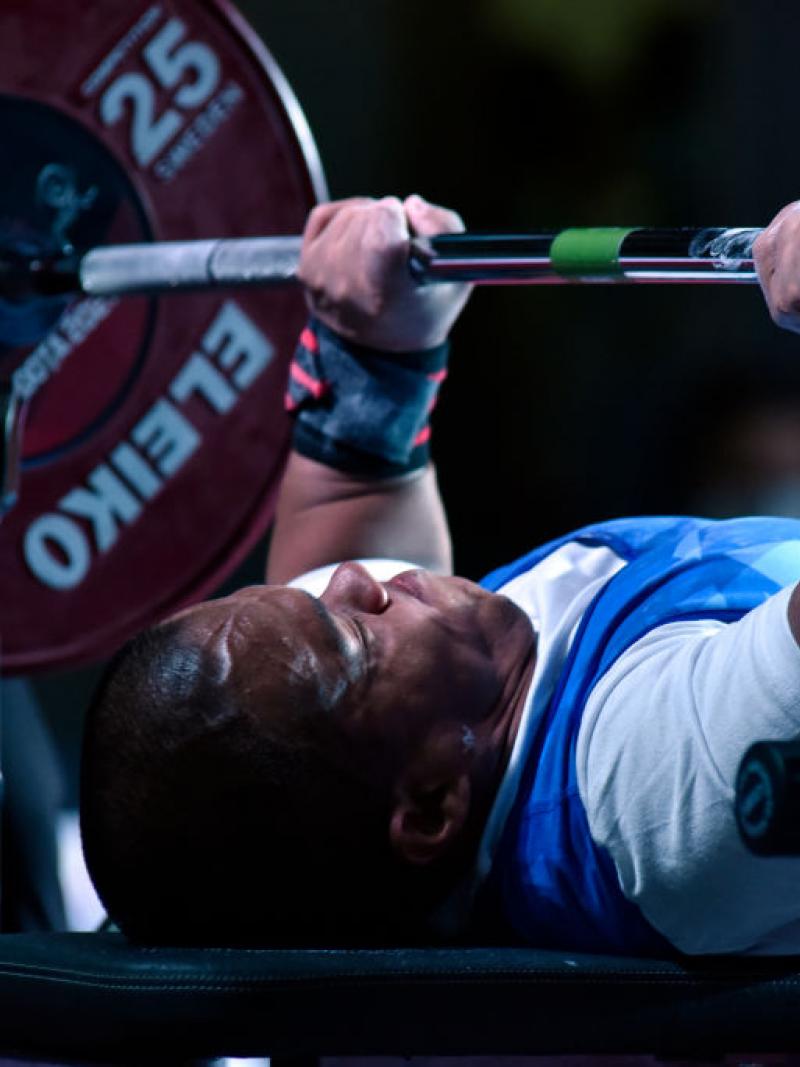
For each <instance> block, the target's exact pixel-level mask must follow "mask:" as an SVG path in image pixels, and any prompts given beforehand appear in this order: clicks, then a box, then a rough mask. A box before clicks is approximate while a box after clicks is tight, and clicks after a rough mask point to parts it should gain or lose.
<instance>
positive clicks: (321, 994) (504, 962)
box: [0, 933, 800, 1067]
mask: <svg viewBox="0 0 800 1067" xmlns="http://www.w3.org/2000/svg"><path fill="white" fill-rule="evenodd" d="M732 1052H739V1053H742V1052H763V1053H766V1052H783V1053H786V1052H800V959H798V958H791V959H783V960H775V959H772V960H769V961H766V962H765V961H751V960H746V959H724V960H722V959H708V958H706V959H702V960H690V961H686V962H683V961H682V962H674V961H662V960H642V959H630V958H619V957H605V956H590V955H582V954H576V953H563V952H554V951H540V950H536V949H527V948H419V949H376V950H342V949H336V950H324V949H318V950H317V949H314V950H310V949H298V950H291V949H276V950H272V949H244V950H243V949H224V948H220V949H170V948H140V947H134V946H131V945H129V944H128V943H127V942H126V940H125V939H124V937H122V935H120V934H114V933H96V934H6V935H3V936H1V937H0V1055H18V1056H24V1057H27V1058H37V1057H38V1058H48V1059H54V1058H55V1059H57V1060H58V1062H61V1061H62V1060H64V1061H66V1060H68V1061H69V1062H75V1061H80V1062H84V1061H88V1062H98V1061H99V1062H102V1063H120V1064H122V1063H126V1062H136V1063H143V1062H147V1063H154V1062H162V1061H163V1062H165V1063H171V1064H175V1063H179V1062H186V1061H191V1060H197V1059H204V1060H207V1059H213V1058H215V1057H220V1056H271V1057H272V1059H273V1064H274V1065H275V1067H279V1065H280V1063H281V1061H283V1062H284V1063H286V1062H287V1061H288V1060H294V1061H295V1062H300V1061H302V1063H303V1064H308V1063H312V1062H313V1061H314V1059H315V1058H317V1057H319V1056H321V1055H353V1056H357V1055H415V1054H417V1055H469V1054H495V1055H501V1054H532V1055H544V1054H554V1055H555V1054H567V1053H575V1054H576V1053H586V1054H609V1053H614V1054H623V1053H653V1054H657V1055H659V1056H662V1057H667V1058H675V1057H686V1058H694V1059H698V1058H701V1059H702V1058H707V1059H713V1058H717V1057H719V1056H721V1055H724V1054H726V1053H732Z"/></svg>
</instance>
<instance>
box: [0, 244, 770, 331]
mask: <svg viewBox="0 0 800 1067" xmlns="http://www.w3.org/2000/svg"><path fill="white" fill-rule="evenodd" d="M760 232H761V231H760V229H758V228H754V227H749V228H732V229H725V228H723V227H705V228H688V227H687V228H672V229H668V228H660V229H657V228H642V227H636V228H622V227H587V228H569V229H564V230H560V231H546V232H540V233H532V234H482V233H461V234H442V235H440V236H436V237H431V238H414V239H413V240H412V241H411V242H410V254H409V268H410V271H411V273H412V275H413V276H414V277H415V278H416V279H417V280H418V281H419V282H421V283H432V282H456V281H470V282H475V283H477V284H486V285H490V284H523V285H553V284H563V283H569V282H580V283H590V284H591V283H607V282H623V283H635V284H642V283H649V284H654V283H655V284H659V283H690V284H698V283H700V284H709V283H712V284H718V283H731V282H734V283H739V284H741V283H745V284H748V283H753V282H756V281H757V278H756V273H755V270H754V266H753V258H752V245H753V242H754V240H755V238H756V237H757V236H758V234H759V233H760ZM301 244H302V238H301V237H299V236H278V237H245V238H222V239H218V240H213V239H212V240H208V239H204V240H191V241H161V242H151V243H139V244H124V245H106V246H103V247H99V248H94V249H91V250H89V251H86V252H84V253H83V254H75V253H70V254H69V255H66V256H61V257H52V258H49V259H48V258H46V257H40V256H39V257H37V256H29V257H21V256H19V255H18V254H17V253H14V252H6V253H5V254H3V253H2V252H1V251H0V296H2V295H7V296H10V297H13V298H14V299H16V300H24V299H25V298H26V297H30V296H34V295H37V296H42V295H44V296H47V295H52V296H63V295H64V294H69V293H75V294H78V293H83V294H84V295H88V296H98V297H111V296H122V295H133V294H138V295H141V294H161V293H169V292H180V291H186V290H206V289H218V288H233V287H244V286H253V285H263V286H267V285H281V284H285V283H289V282H292V281H295V280H296V277H297V268H298V263H299V259H300V248H301ZM0 332H2V331H1V330H0Z"/></svg>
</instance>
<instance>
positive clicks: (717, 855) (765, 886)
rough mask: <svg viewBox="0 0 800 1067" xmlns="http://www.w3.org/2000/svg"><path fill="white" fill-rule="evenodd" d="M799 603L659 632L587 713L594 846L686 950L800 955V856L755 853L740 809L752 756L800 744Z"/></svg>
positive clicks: (586, 770) (587, 784) (613, 673)
mask: <svg viewBox="0 0 800 1067" xmlns="http://www.w3.org/2000/svg"><path fill="white" fill-rule="evenodd" d="M790 594H791V589H785V590H783V591H782V592H780V593H778V594H776V595H775V596H774V597H771V598H770V599H769V600H768V601H767V602H766V603H764V604H762V605H761V606H760V607H758V608H756V609H755V610H754V611H752V612H750V613H749V614H748V615H746V616H745V617H744V618H743V619H741V620H740V621H739V622H736V623H730V624H725V623H720V622H715V621H700V622H696V621H695V622H676V623H670V624H669V625H666V626H662V627H659V628H658V629H657V630H654V631H652V632H651V633H649V634H647V635H646V636H645V637H643V638H642V639H641V640H640V641H638V642H636V644H634V645H632V646H631V648H630V649H628V650H627V652H625V654H624V655H623V656H621V657H620V659H619V660H618V661H617V662H616V663H615V664H614V666H613V667H612V668H611V670H610V671H608V673H607V674H606V675H605V676H604V677H603V678H602V679H601V681H600V682H599V684H598V685H597V686H596V688H595V689H594V691H593V692H592V694H591V695H590V698H589V700H588V702H587V706H586V709H585V712H584V718H583V721H582V724H581V731H580V735H579V738H578V749H577V759H578V766H577V770H578V781H579V788H580V793H581V798H582V799H583V802H584V804H585V806H586V811H587V815H588V819H589V826H590V829H591V832H592V836H593V837H594V839H595V841H596V842H597V843H598V844H600V845H601V846H603V847H604V848H606V849H607V850H608V852H609V853H610V855H611V857H612V859H613V861H614V863H615V865H616V868H617V872H618V875H619V879H620V884H621V886H622V889H623V892H624V893H625V895H626V897H628V899H630V900H632V901H634V902H635V903H636V904H637V905H638V906H639V907H640V908H641V910H642V912H643V914H644V915H645V917H646V918H647V919H648V920H649V921H650V922H651V924H652V925H653V926H655V927H656V929H657V930H659V931H660V932H661V933H662V934H663V935H664V936H665V937H667V938H668V940H670V941H671V942H672V943H673V944H674V945H676V947H677V948H679V949H681V950H682V951H684V952H688V953H713V952H740V953H754V954H762V953H773V954H775V953H782V952H783V953H790V952H798V951H800V858H798V859H794V858H788V859H772V858H764V857H757V856H754V855H752V854H751V853H750V852H749V851H747V849H746V848H745V847H744V845H743V844H742V843H741V841H740V839H739V835H738V831H737V828H736V823H735V817H734V812H733V799H734V783H735V779H736V772H737V770H738V766H739V762H740V760H741V758H742V756H743V755H744V753H745V751H746V749H747V748H748V747H749V746H750V745H751V744H753V743H754V742H756V741H761V740H765V739H786V740H788V739H790V738H795V737H796V736H797V735H798V734H800V648H798V645H797V643H796V641H795V640H794V637H793V636H792V633H791V631H790V629H789V623H788V618H787V604H788V600H789V596H790Z"/></svg>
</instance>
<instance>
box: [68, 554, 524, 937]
mask: <svg viewBox="0 0 800 1067" xmlns="http://www.w3.org/2000/svg"><path fill="white" fill-rule="evenodd" d="M532 663H533V635H532V631H531V628H530V625H529V623H528V621H527V619H526V618H525V616H524V615H523V614H522V613H521V612H520V611H519V610H518V609H517V608H516V607H515V606H514V605H512V604H511V603H510V602H509V601H507V600H506V599H505V598H503V597H497V596H494V595H492V594H488V593H486V592H484V591H483V590H481V589H479V587H477V586H475V585H473V584H472V583H470V582H465V581H462V580H461V579H451V578H436V577H434V576H433V575H430V574H427V573H425V572H407V573H406V574H403V575H400V576H398V577H397V578H395V579H392V581H390V582H388V583H386V584H385V585H383V584H381V583H378V582H376V581H374V580H373V579H372V578H371V577H370V576H369V575H368V573H367V572H366V571H365V570H364V569H363V568H362V567H360V566H359V565H358V564H344V565H342V566H341V567H340V568H338V570H337V571H336V573H335V574H334V576H333V578H332V580H331V582H330V584H329V586H328V588H327V589H326V591H325V592H324V593H323V595H322V597H321V598H320V599H319V600H317V599H315V598H313V597H311V596H310V595H308V594H307V593H305V592H302V591H300V590H298V589H292V588H287V587H279V586H275V587H272V586H264V587H252V588H249V589H245V590H241V591H240V592H239V593H237V594H234V595H233V596H231V597H227V598H225V599H223V600H219V601H214V602H212V603H209V604H204V605H199V606H197V607H194V608H190V609H188V610H187V611H184V612H182V613H181V614H179V615H178V616H176V617H175V618H173V619H172V620H170V621H168V622H167V623H163V624H161V625H160V626H158V627H155V628H154V629H153V630H151V631H148V632H147V633H146V634H144V635H142V636H140V637H139V638H137V639H136V640H135V641H134V642H132V644H131V645H130V646H129V647H128V648H127V649H126V650H125V651H124V652H123V653H122V654H121V656H120V657H118V660H117V662H116V663H115V664H114V665H113V666H112V668H111V670H110V671H109V673H108V675H107V677H106V679H105V681H104V683H103V684H102V686H101V688H100V691H99V692H98V695H97V697H96V700H95V703H94V706H93V708H92V710H91V712H90V716H89V722H88V724H87V739H86V745H85V750H84V776H83V787H82V788H83V798H82V806H83V833H84V843H85V848H86V853H87V861H88V863H89V867H90V870H91V872H92V875H93V877H94V878H95V881H96V883H97V886H98V889H99V891H100V894H101V896H102V897H103V899H104V901H105V903H106V904H107V906H108V908H109V911H110V913H111V914H112V916H113V917H114V918H116V919H117V920H118V921H119V922H120V924H121V925H122V926H123V928H124V929H125V930H126V931H128V932H129V933H130V934H132V935H133V936H136V937H140V938H142V939H155V940H160V941H164V940H174V941H190V942H192V941H193V942H198V941H209V940H213V941H224V942H248V943H280V942H285V943H296V944H300V943H313V942H317V943H336V942H343V941H345V942H347V941H351V942H352V941H364V940H381V939H393V938H407V937H409V936H410V930H411V929H412V928H416V929H417V931H418V932H419V931H420V930H421V928H422V925H423V919H424V916H425V915H426V914H427V913H428V912H429V911H430V910H431V909H432V908H433V906H434V905H435V904H436V903H437V902H438V901H439V900H440V899H441V897H442V896H443V895H444V894H445V893H446V892H447V890H448V889H449V888H450V887H451V886H452V885H453V884H454V883H455V882H456V881H457V879H458V878H459V876H460V875H461V874H462V873H463V871H464V869H465V866H466V864H467V863H468V859H469V857H470V855H471V854H472V852H473V850H474V847H475V845H476V842H477V839H478V836H479V833H480V829H481V826H482V822H483V819H484V818H485V815H486V812H487V810H488V806H489V804H490V801H491V797H492V795H493V793H494V790H495V788H496V785H497V781H498V778H499V775H500V774H501V772H502V768H503V766H504V764H505V759H506V756H507V751H508V746H509V744H510V741H511V739H512V736H513V728H514V725H515V716H516V714H517V712H518V709H519V705H520V700H519V696H520V693H521V691H522V690H523V689H524V685H523V682H524V679H525V678H526V677H528V676H529V672H530V669H531V668H532Z"/></svg>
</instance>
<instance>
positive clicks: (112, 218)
mask: <svg viewBox="0 0 800 1067" xmlns="http://www.w3.org/2000/svg"><path fill="white" fill-rule="evenodd" d="M2 24H3V33H2V37H1V38H0V55H1V56H2V63H1V64H0V143H1V144H2V145H3V160H2V163H0V244H2V243H5V244H7V245H10V246H11V247H13V248H16V249H18V250H25V249H30V248H32V247H33V248H40V247H44V248H51V247H55V246H62V247H63V246H64V245H65V244H71V245H73V246H74V247H76V248H82V247H92V246H95V245H98V244H110V243H118V242H124V241H132V240H135V241H140V240H149V239H153V240H176V239H180V238H193V237H212V236H230V237H240V236H247V235H251V234H287V233H292V234H293V233H299V232H300V231H301V229H302V226H303V222H304V220H305V216H306V214H307V212H308V210H309V208H310V207H311V206H312V205H313V204H314V203H315V202H316V201H317V200H318V199H321V198H324V197H325V195H326V194H325V185H324V179H323V177H322V172H321V169H320V165H319V160H318V158H317V154H316V150H315V148H314V144H313V141H312V140H311V136H310V133H309V131H308V128H307V126H306V124H305V121H304V119H303V116H302V114H301V112H300V110H299V107H298V105H297V102H296V101H295V99H294V97H293V95H292V93H291V90H290V89H289V87H288V86H287V84H286V82H285V80H284V79H283V77H282V75H281V74H280V72H279V71H278V70H277V68H276V66H275V64H274V62H273V61H272V59H271V58H270V56H269V55H268V54H267V52H266V51H265V49H264V48H263V46H262V45H261V43H260V42H259V41H258V39H257V38H256V37H255V35H254V34H253V33H252V31H251V30H250V29H249V28H248V27H247V26H246V24H245V23H244V22H243V21H242V19H241V16H239V15H238V14H237V13H236V12H235V11H234V10H233V9H232V8H230V7H229V6H228V5H227V4H226V3H224V2H223V0H163V2H159V3H133V4H132V3H130V0H95V2H94V3H91V4H87V3H85V0H62V3H60V4H53V3H52V2H51V0H5V3H4V5H3V13H2ZM60 310H61V309H59V308H57V309H56V311H57V312H58V311H60ZM26 316H27V318H26ZM303 319H304V308H303V301H302V297H301V294H300V293H299V291H298V290H296V289H284V290H270V291H264V290H252V289H251V290H241V291H238V292H231V293H224V294H222V295H220V294H219V293H214V294H211V293H206V294H196V293H192V294H181V295H175V296H170V297H164V298H160V299H158V300H155V299H148V298H144V297H138V298H127V299H120V300H100V299H85V300H81V301H79V302H78V303H76V304H73V305H71V306H69V307H67V308H66V310H63V312H62V314H61V317H60V318H59V319H58V321H57V323H56V325H55V326H54V327H53V328H52V330H51V331H50V333H48V334H47V335H46V336H44V337H43V338H37V341H38V343H36V344H31V343H30V341H31V336H32V334H33V333H34V332H35V327H36V321H37V320H36V311H35V309H33V308H31V309H30V314H29V313H28V310H26V309H24V308H23V309H21V308H20V307H19V306H15V307H12V306H11V305H10V304H8V303H5V305H4V306H3V301H2V300H0V360H2V358H3V353H4V352H5V353H6V356H7V357H8V353H9V350H11V353H12V355H13V358H14V364H15V365H17V364H18V365H17V369H16V370H15V371H14V382H15V387H16V389H17V391H18V392H19V393H20V394H21V395H22V396H24V397H28V398H29V402H28V405H27V420H26V428H25V434H24V439H23V456H24V459H23V471H22V480H21V489H20V496H19V500H18V503H17V504H16V505H15V507H14V508H13V509H12V510H11V511H10V512H9V514H8V515H7V516H6V517H5V518H4V519H3V521H2V523H0V589H2V593H0V633H1V634H2V648H1V649H0V655H1V656H2V661H1V662H2V669H3V672H4V673H16V672H21V671H32V670H35V669H40V668H52V667H56V666H65V665H72V664H77V663H80V662H85V661H89V660H93V659H97V658H100V657H102V656H104V655H106V654H107V653H108V652H110V651H111V650H112V649H113V648H115V647H116V646H117V645H119V644H120V643H121V642H122V641H123V640H124V639H126V638H127V637H129V636H130V635H131V634H132V633H134V632H135V631H136V630H137V629H139V628H141V627H142V626H144V625H146V624H147V623H149V622H152V621H154V620H155V619H157V618H159V617H161V616H163V615H165V614H166V613H168V612H170V611H172V610H174V609H175V608H178V607H179V606H181V605H182V604H185V603H187V602H188V601H191V600H195V599H197V598H199V597H200V596H202V595H203V594H205V593H207V592H208V591H210V590H211V589H212V588H213V587H214V586H215V585H217V584H218V583H219V582H220V581H221V580H222V579H223V578H224V577H225V575H226V574H228V573H229V572H230V571H231V570H232V569H233V568H234V567H235V566H236V564H237V563H238V562H240V560H241V559H242V557H243V556H244V555H245V554H246V552H247V551H248V550H249V549H250V548H251V547H252V545H253V544H254V542H255V541H256V539H257V538H258V537H259V536H260V535H261V534H262V533H263V531H264V530H265V529H266V527H267V525H268V523H269V521H270V520H271V518H272V515H273V511H274V505H275V497H276V492H277V487H278V483H279V480H280V476H281V473H282V470H283V463H284V459H285V455H286V452H287V447H288V424H287V420H286V417H285V415H284V412H283V393H284V386H285V381H286V370H287V366H288V361H289V359H290V356H291V353H292V349H293V347H294V343H295V339H296V337H297V334H298V332H299V330H300V329H301V328H302V324H303ZM26 331H27V332H26ZM27 333H31V336H27ZM23 344H25V345H27V350H24V351H21V349H20V346H21V345H23ZM14 346H16V347H14ZM20 356H21V357H22V358H21V360H20Z"/></svg>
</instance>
